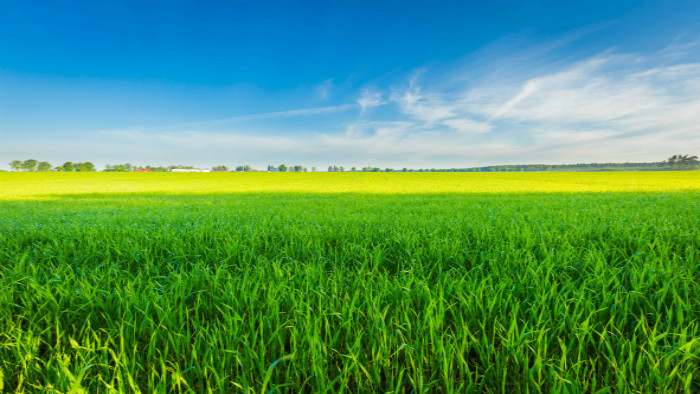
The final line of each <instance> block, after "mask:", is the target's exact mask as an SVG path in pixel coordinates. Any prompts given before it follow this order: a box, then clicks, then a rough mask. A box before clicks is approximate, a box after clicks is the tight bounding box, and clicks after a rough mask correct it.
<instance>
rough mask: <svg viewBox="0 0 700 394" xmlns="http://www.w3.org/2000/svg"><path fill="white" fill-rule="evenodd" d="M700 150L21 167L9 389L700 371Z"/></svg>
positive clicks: (554, 386)
mask: <svg viewBox="0 0 700 394" xmlns="http://www.w3.org/2000/svg"><path fill="white" fill-rule="evenodd" d="M699 282H700V171H683V172H681V171H677V172H627V173H626V172H616V173H526V174H523V173H494V174H476V173H474V174H468V173H289V174H288V173H211V174H174V173H164V174H155V173H152V174H136V173H46V174H41V173H0V391H3V390H4V391H5V392H31V393H33V392H47V393H59V392H60V393H67V392H72V393H80V392H85V393H97V392H194V393H206V392H213V393H230V392H242V393H245V392H250V393H269V392H330V393H335V392H347V393H356V392H371V393H374V392H391V393H409V392H415V393H423V392H431V393H433V392H435V393H442V392H448V393H450V392H454V393H469V392H533V393H537V392H562V393H578V392H590V393H606V392H678V393H683V392H700V283H699Z"/></svg>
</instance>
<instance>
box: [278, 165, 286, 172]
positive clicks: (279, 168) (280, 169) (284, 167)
mask: <svg viewBox="0 0 700 394" xmlns="http://www.w3.org/2000/svg"><path fill="white" fill-rule="evenodd" d="M277 169H278V170H279V171H280V172H287V166H285V165H284V164H280V166H279V167H277Z"/></svg>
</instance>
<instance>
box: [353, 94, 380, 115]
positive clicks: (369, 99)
mask: <svg viewBox="0 0 700 394" xmlns="http://www.w3.org/2000/svg"><path fill="white" fill-rule="evenodd" d="M356 102H357V103H358V104H359V105H360V107H361V108H362V112H365V111H366V110H367V109H369V108H373V107H378V106H380V105H384V104H386V102H385V101H384V100H383V94H382V93H380V92H377V91H376V90H373V89H368V88H365V89H362V90H361V91H360V98H358V99H357V100H356Z"/></svg>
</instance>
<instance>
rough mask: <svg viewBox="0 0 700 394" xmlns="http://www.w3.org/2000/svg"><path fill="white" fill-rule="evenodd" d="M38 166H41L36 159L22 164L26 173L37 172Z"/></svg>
mask: <svg viewBox="0 0 700 394" xmlns="http://www.w3.org/2000/svg"><path fill="white" fill-rule="evenodd" d="M38 164H39V162H38V161H36V160H34V159H29V160H25V161H23V162H22V168H24V170H25V171H30V172H34V171H36V166H37V165H38Z"/></svg>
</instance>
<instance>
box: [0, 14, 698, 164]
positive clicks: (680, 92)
mask: <svg viewBox="0 0 700 394" xmlns="http://www.w3.org/2000/svg"><path fill="white" fill-rule="evenodd" d="M676 153H682V154H686V153H690V154H700V2H699V1H697V0H690V1H675V0H670V1H610V0H607V1H575V2H572V1H528V2H521V1H493V2H481V1H479V2H465V1H462V2H459V1H425V2H423V1H367V2H363V1H327V2H326V1H323V2H322V1H298V2H297V1H280V2H276V1H223V0H220V1H197V2H194V1H192V2H181V1H133V2H132V1H107V0H101V1H90V2H86V1H60V2H57V1H32V2H28V1H13V0H0V168H4V169H8V167H9V166H8V165H7V163H8V162H9V161H11V160H15V159H18V160H25V159H29V158H34V159H37V160H47V161H49V162H51V163H52V164H54V165H57V164H61V163H63V162H65V161H92V162H93V163H95V164H97V165H98V167H99V168H102V166H104V165H105V164H108V163H109V164H115V163H125V162H130V163H132V164H135V165H146V164H150V165H168V164H189V165H195V166H200V167H210V166H213V165H219V164H225V165H229V166H235V165H242V164H249V165H252V166H254V167H258V168H263V169H264V168H265V167H266V166H267V165H268V164H280V163H285V164H287V165H290V164H302V165H306V166H308V167H311V166H317V167H319V168H326V167H327V166H329V165H342V166H346V167H351V166H366V165H373V166H380V167H396V168H402V167H409V168H426V167H428V168H430V167H434V168H440V167H469V166H480V165H492V164H516V163H552V164H556V163H577V162H609V161H611V162H617V161H659V160H663V159H665V158H666V157H668V156H670V155H672V154H676Z"/></svg>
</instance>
